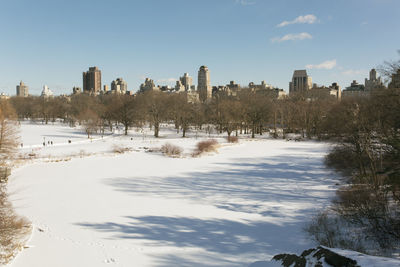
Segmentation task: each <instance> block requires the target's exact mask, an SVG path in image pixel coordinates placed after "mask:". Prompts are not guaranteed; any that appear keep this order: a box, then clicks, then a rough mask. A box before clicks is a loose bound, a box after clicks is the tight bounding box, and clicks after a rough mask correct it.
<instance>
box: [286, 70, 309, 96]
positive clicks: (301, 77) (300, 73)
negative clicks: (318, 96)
mask: <svg viewBox="0 0 400 267" xmlns="http://www.w3.org/2000/svg"><path fill="white" fill-rule="evenodd" d="M311 88H312V78H311V77H310V76H308V75H307V71H306V70H295V71H294V73H293V77H292V81H291V82H290V83H289V93H296V92H304V91H307V90H310V89H311Z"/></svg>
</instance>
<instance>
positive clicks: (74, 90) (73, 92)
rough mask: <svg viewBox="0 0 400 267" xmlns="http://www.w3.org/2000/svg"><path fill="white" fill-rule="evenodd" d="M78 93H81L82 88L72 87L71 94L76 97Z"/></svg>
mask: <svg viewBox="0 0 400 267" xmlns="http://www.w3.org/2000/svg"><path fill="white" fill-rule="evenodd" d="M80 93H82V88H80V87H77V86H74V87H73V88H72V94H74V95H77V94H80Z"/></svg>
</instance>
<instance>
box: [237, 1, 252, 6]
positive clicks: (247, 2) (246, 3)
mask: <svg viewBox="0 0 400 267" xmlns="http://www.w3.org/2000/svg"><path fill="white" fill-rule="evenodd" d="M255 3H256V2H252V1H249V0H236V4H239V5H242V6H250V5H254V4H255Z"/></svg>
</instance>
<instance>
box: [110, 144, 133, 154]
mask: <svg viewBox="0 0 400 267" xmlns="http://www.w3.org/2000/svg"><path fill="white" fill-rule="evenodd" d="M112 151H113V152H114V153H117V154H123V153H125V152H128V151H131V148H129V147H122V146H119V145H114V146H113V150H112Z"/></svg>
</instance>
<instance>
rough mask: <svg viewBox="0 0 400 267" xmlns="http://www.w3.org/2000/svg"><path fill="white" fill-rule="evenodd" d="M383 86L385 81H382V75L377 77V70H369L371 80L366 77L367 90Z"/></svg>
mask: <svg viewBox="0 0 400 267" xmlns="http://www.w3.org/2000/svg"><path fill="white" fill-rule="evenodd" d="M382 86H383V82H382V81H381V77H376V70H375V69H372V70H371V71H370V72H369V80H368V79H367V78H365V90H366V91H371V90H373V89H376V88H379V87H382Z"/></svg>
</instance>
